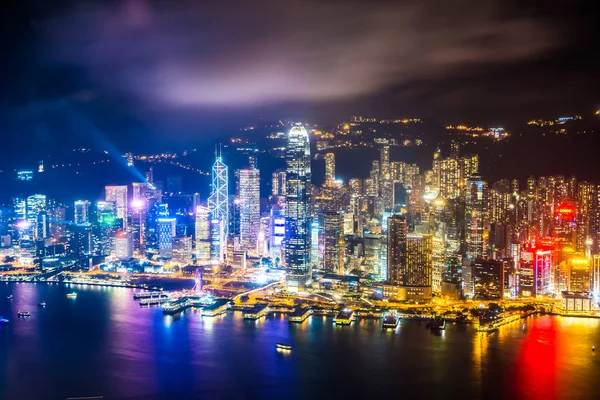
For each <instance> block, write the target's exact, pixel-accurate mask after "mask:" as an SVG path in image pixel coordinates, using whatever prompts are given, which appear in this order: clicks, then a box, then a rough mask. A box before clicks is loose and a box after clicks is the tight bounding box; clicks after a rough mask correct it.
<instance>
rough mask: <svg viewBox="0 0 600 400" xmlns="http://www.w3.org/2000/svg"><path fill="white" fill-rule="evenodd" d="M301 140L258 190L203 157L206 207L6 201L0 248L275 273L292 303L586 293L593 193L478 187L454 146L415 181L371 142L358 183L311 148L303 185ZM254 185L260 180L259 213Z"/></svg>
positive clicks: (567, 186)
mask: <svg viewBox="0 0 600 400" xmlns="http://www.w3.org/2000/svg"><path fill="white" fill-rule="evenodd" d="M355 122H356V121H355ZM359 122H360V121H359ZM409 122H412V121H409ZM407 123H408V122H407ZM356 124H358V122H356ZM356 124H355V125H353V126H359V125H356ZM311 135H314V136H315V137H316V138H317V139H318V137H319V136H318V135H316V134H315V133H314V132H309V131H307V130H306V129H305V128H304V126H302V125H293V126H292V127H291V129H290V130H289V132H288V133H287V134H286V145H285V168H283V169H280V170H277V171H275V172H273V173H272V175H271V176H270V180H269V179H268V178H267V177H265V176H261V171H260V170H259V168H258V164H257V160H256V158H254V157H252V156H250V157H249V163H248V166H247V168H243V169H239V170H236V171H234V172H233V173H231V172H230V171H229V169H228V167H227V165H226V164H225V160H224V159H223V157H222V155H221V154H216V160H215V162H214V165H213V167H212V184H211V194H210V196H209V197H208V199H207V200H206V201H201V199H200V198H199V196H198V195H197V194H190V195H184V194H181V193H178V192H177V191H176V190H173V191H164V190H163V189H162V187H161V186H162V185H161V184H159V183H158V182H155V181H154V179H153V174H152V170H151V169H150V171H149V172H148V173H147V175H146V179H145V181H144V182H134V183H132V184H131V185H123V186H107V187H106V188H105V198H104V199H103V200H101V201H97V202H95V203H92V202H89V201H86V200H80V201H76V202H75V203H74V204H73V206H72V210H73V213H72V218H67V217H66V215H65V214H66V211H65V207H64V206H62V205H60V204H57V203H55V202H53V201H52V200H51V199H47V198H46V196H44V195H42V194H39V195H31V196H28V197H19V196H16V197H14V199H13V204H12V205H11V206H10V207H5V208H2V209H0V245H1V246H2V247H3V248H5V249H11V250H12V252H13V253H12V254H14V255H16V256H18V257H20V262H21V263H24V264H27V263H31V264H43V260H44V259H47V258H50V259H55V258H56V257H71V258H73V259H75V260H77V261H78V262H80V263H81V266H82V268H90V267H91V266H93V265H95V264H96V261H95V260H94V258H95V257H99V258H102V257H104V258H107V257H110V258H114V259H118V260H121V261H123V262H127V261H129V260H131V259H132V258H134V257H138V258H144V259H146V260H153V261H157V262H159V263H162V264H163V265H165V266H169V265H188V264H195V265H201V266H206V267H207V268H215V267H218V266H222V265H230V266H232V267H233V268H246V265H247V263H248V262H259V263H261V264H262V265H264V264H268V265H269V266H271V267H273V268H281V269H285V270H286V273H287V286H288V290H290V291H292V292H296V291H304V290H307V289H311V288H314V287H318V286H319V285H322V284H323V283H327V287H330V286H331V284H345V283H348V282H350V283H352V284H353V285H355V286H356V283H357V282H361V281H369V282H371V283H372V284H373V287H375V289H376V293H377V294H378V295H380V296H382V297H383V298H388V299H392V300H402V301H428V300H430V299H431V298H432V297H433V296H441V297H444V298H448V299H460V298H469V297H471V298H475V299H502V298H516V297H523V298H539V297H548V298H550V297H557V296H570V295H573V296H575V295H576V296H584V297H585V296H588V297H589V296H593V295H595V296H598V295H599V294H600V186H599V185H597V184H594V183H590V182H582V181H577V180H576V179H575V178H565V177H562V176H547V177H539V178H534V177H530V178H529V179H528V180H527V183H526V185H525V186H521V185H520V184H519V182H518V181H516V180H506V179H503V180H500V181H498V182H494V183H489V182H487V181H486V180H484V179H483V177H482V176H481V175H479V158H478V156H477V155H473V154H462V153H461V149H460V146H459V144H458V142H452V143H451V145H450V148H449V149H448V151H447V152H442V151H441V150H440V149H437V150H436V151H435V152H434V154H433V160H432V163H431V168H428V169H426V170H423V169H421V168H420V167H419V166H418V165H416V164H411V163H405V162H402V161H395V160H392V159H391V157H390V154H391V149H393V147H394V146H395V145H397V144H398V143H397V142H395V141H392V140H387V139H385V138H381V139H379V140H377V141H376V145H377V147H378V148H379V158H378V159H376V160H373V161H372V163H371V168H370V171H369V173H368V176H367V177H364V176H363V177H360V178H359V177H356V178H350V179H348V180H347V182H342V181H340V180H338V179H337V178H336V161H335V160H336V157H335V153H334V152H333V151H331V149H330V148H325V149H324V150H322V151H321V152H320V153H319V159H322V160H323V161H324V163H325V177H324V178H325V179H324V183H323V184H322V185H319V186H317V185H314V184H313V182H312V176H311V161H312V157H311V143H310V142H311V141H310V139H309V137H310V136H311ZM318 140H322V139H318ZM365 175H366V174H365ZM232 178H233V179H234V180H235V185H230V182H229V180H230V179H232ZM261 180H262V182H263V183H264V182H265V181H267V180H269V181H270V188H271V193H270V195H269V198H268V201H267V202H266V203H265V202H263V201H261V195H260V193H261V191H260V187H261ZM168 184H169V186H173V187H180V186H181V182H176V181H173V182H168ZM230 186H231V187H233V186H235V192H234V193H230ZM261 204H262V206H261ZM348 277H353V279H349V278H348ZM586 298H587V297H586Z"/></svg>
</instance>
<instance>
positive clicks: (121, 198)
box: [104, 186, 127, 229]
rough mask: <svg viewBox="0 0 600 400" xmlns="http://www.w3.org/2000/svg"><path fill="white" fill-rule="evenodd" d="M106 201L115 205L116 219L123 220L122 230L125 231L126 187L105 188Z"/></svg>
mask: <svg viewBox="0 0 600 400" xmlns="http://www.w3.org/2000/svg"><path fill="white" fill-rule="evenodd" d="M105 192H106V194H105V198H104V200H106V201H112V202H114V203H115V206H116V209H117V218H120V219H122V220H123V229H127V186H106V187H105Z"/></svg>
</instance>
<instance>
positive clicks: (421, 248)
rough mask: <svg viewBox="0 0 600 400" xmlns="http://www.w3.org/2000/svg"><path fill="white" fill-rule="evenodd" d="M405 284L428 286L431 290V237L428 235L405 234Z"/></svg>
mask: <svg viewBox="0 0 600 400" xmlns="http://www.w3.org/2000/svg"><path fill="white" fill-rule="evenodd" d="M405 268H406V269H405V271H406V272H405V281H404V283H403V285H405V286H420V287H429V288H430V290H431V286H432V277H433V266H432V239H431V236H430V235H415V234H408V235H406V267H405Z"/></svg>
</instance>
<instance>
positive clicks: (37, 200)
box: [27, 194, 48, 240]
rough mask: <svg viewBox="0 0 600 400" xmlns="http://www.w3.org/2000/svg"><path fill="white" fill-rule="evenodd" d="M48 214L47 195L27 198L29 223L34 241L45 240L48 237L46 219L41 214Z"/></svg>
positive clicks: (35, 195)
mask: <svg viewBox="0 0 600 400" xmlns="http://www.w3.org/2000/svg"><path fill="white" fill-rule="evenodd" d="M45 213H46V195H43V194H34V195H31V196H29V197H27V222H28V224H29V225H28V226H29V228H30V229H31V233H32V235H33V238H34V240H42V239H45V238H46V237H47V235H48V229H47V224H46V219H45V218H43V217H44V216H42V217H41V218H40V214H45Z"/></svg>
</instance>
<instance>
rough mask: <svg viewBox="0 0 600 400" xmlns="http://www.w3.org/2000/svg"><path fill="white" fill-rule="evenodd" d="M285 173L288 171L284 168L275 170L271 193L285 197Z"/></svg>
mask: <svg viewBox="0 0 600 400" xmlns="http://www.w3.org/2000/svg"><path fill="white" fill-rule="evenodd" d="M285 175H286V172H285V171H283V170H277V171H275V172H273V175H272V178H271V194H272V195H273V196H278V197H284V198H285V194H286V184H285Z"/></svg>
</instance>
